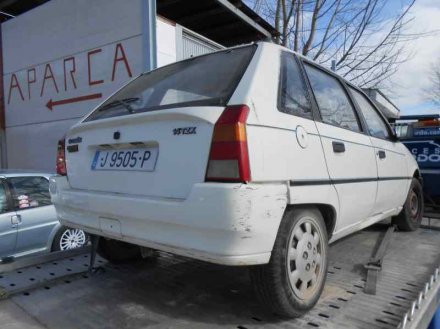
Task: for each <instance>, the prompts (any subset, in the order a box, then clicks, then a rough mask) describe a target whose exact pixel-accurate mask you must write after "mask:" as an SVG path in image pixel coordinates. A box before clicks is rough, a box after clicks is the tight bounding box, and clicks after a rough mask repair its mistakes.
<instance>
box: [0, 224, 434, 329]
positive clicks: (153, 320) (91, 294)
mask: <svg viewBox="0 0 440 329" xmlns="http://www.w3.org/2000/svg"><path fill="white" fill-rule="evenodd" d="M439 230H440V223H438V222H436V221H431V225H428V220H427V219H424V225H422V228H420V229H419V230H418V231H416V232H409V233H407V232H396V233H392V234H393V235H392V236H390V235H389V232H390V231H392V230H390V225H389V224H387V223H381V224H378V225H375V226H373V227H370V228H368V229H365V230H363V231H361V232H358V233H356V234H353V235H351V236H349V237H347V238H344V239H342V240H340V241H337V242H335V243H334V244H332V245H331V247H330V263H329V267H328V273H327V282H326V286H325V289H324V293H323V295H322V297H321V299H320V301H319V302H318V304H317V305H316V307H315V308H314V309H313V310H312V311H310V312H309V313H308V314H306V315H305V316H303V317H302V318H298V319H294V320H285V319H280V318H278V317H276V316H274V315H271V314H268V313H267V311H265V310H264V309H263V308H262V306H260V304H259V303H258V301H257V300H256V296H255V294H254V292H253V290H252V288H251V285H250V282H249V277H248V275H247V274H248V273H247V270H248V269H247V268H246V267H227V266H220V265H214V264H209V263H205V262H201V261H197V260H192V259H187V258H184V257H180V256H174V255H171V254H168V253H159V255H158V257H156V258H154V259H149V260H142V261H137V262H133V263H129V264H124V265H112V264H109V263H107V262H106V261H105V260H103V259H101V258H99V257H97V258H96V260H95V262H94V264H95V266H94V267H93V270H91V269H90V268H89V267H90V257H91V256H90V254H89V253H90V250H91V248H90V246H89V247H86V248H85V249H81V250H73V251H70V252H67V253H52V254H48V255H44V256H40V257H37V258H32V259H27V258H24V259H21V260H17V261H15V262H14V263H10V264H3V265H0V286H1V289H0V299H2V300H0V323H2V328H5V327H6V328H35V329H40V328H146V327H148V328H150V327H151V328H191V329H194V328H237V329H254V328H255V329H256V328H273V329H276V328H335V329H336V328H338V329H340V328H365V329H367V328H368V329H372V328H384V329H385V328H400V329H412V328H420V329H424V328H427V326H428V324H429V322H430V320H431V318H432V317H433V314H434V312H435V310H436V309H437V307H438V305H439V302H440V277H439V269H440V255H439V252H438V250H439V248H440V235H439V232H438V231H439ZM390 237H391V239H390ZM387 244H388V248H386V245H387ZM386 250H387V251H386ZM385 251H386V252H385ZM372 259H376V260H379V262H378V263H372V262H371V261H372ZM365 265H367V266H365ZM375 266H376V267H375ZM375 270H376V272H375ZM371 271H373V273H374V276H373V277H375V278H376V280H373V281H371V282H369V281H370V280H369V279H370V274H371V273H370V272H371ZM372 283H373V284H374V287H375V290H376V291H375V294H374V293H373V294H371V292H370V293H366V292H365V291H366V288H367V286H369V285H370V286H371V284H372Z"/></svg>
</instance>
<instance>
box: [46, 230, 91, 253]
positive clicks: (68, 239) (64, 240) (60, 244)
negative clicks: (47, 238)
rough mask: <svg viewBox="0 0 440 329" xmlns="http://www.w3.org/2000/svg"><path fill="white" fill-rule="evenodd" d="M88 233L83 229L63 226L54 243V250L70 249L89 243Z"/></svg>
mask: <svg viewBox="0 0 440 329" xmlns="http://www.w3.org/2000/svg"><path fill="white" fill-rule="evenodd" d="M87 240H88V237H87V234H86V233H85V232H84V231H83V230H79V229H76V228H69V227H66V226H62V227H61V229H59V230H58V232H57V234H56V235H55V238H54V240H53V243H52V251H60V250H70V249H75V248H80V247H83V246H85V245H86V244H87Z"/></svg>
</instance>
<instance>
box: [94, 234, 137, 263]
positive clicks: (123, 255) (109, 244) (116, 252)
mask: <svg viewBox="0 0 440 329" xmlns="http://www.w3.org/2000/svg"><path fill="white" fill-rule="evenodd" d="M97 253H98V254H99V256H101V257H102V258H105V259H107V260H108V261H109V262H110V263H114V264H120V263H126V262H130V261H134V260H138V259H141V258H142V255H141V249H140V247H139V246H136V245H134V244H130V243H127V242H122V241H117V240H113V239H106V238H100V239H99V243H98V250H97Z"/></svg>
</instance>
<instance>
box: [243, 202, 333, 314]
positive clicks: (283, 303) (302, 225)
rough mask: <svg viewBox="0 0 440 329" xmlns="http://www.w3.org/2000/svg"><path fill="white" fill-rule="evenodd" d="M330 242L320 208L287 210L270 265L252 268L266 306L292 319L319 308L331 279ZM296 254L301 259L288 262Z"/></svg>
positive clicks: (258, 289)
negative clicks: (329, 273)
mask: <svg viewBox="0 0 440 329" xmlns="http://www.w3.org/2000/svg"><path fill="white" fill-rule="evenodd" d="M299 231H301V232H302V234H301V232H299ZM327 240H328V238H327V230H326V226H325V223H324V219H323V217H322V214H321V212H320V211H319V210H318V209H316V208H314V207H308V208H296V209H293V210H288V211H286V213H285V214H284V217H283V219H282V221H281V224H280V228H279V230H278V234H277V238H276V240H275V245H274V247H273V250H272V255H271V258H270V261H269V263H268V264H266V265H261V266H254V267H251V268H250V276H251V281H252V284H253V286H254V289H255V292H256V295H257V296H258V298H259V299H260V301H261V302H262V303H263V305H264V306H266V307H267V308H268V309H269V310H271V311H272V312H273V313H275V314H277V315H279V316H282V317H288V318H292V317H299V316H302V315H303V314H305V313H306V312H307V311H309V310H310V309H311V308H313V306H315V304H316V303H317V301H318V299H319V297H320V296H321V293H322V290H323V288H324V283H325V280H326V277H327V266H328V241H327ZM290 246H293V247H294V248H290ZM293 251H295V253H296V255H297V256H299V255H301V257H295V260H294V261H291V262H288V259H289V258H290V257H291V256H293V255H294V253H293ZM317 255H320V258H319V260H318V258H317V257H318V256H317ZM306 257H307V258H306ZM292 269H294V270H293V271H292ZM295 272H297V274H293V273H295ZM313 277H314V279H312V278H313ZM306 280H307V281H306ZM313 281H314V282H313ZM304 285H305V286H304Z"/></svg>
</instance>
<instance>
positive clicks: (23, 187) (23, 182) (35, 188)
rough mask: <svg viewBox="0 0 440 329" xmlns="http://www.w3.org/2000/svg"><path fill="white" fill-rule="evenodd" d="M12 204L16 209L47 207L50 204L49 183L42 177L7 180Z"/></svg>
mask: <svg viewBox="0 0 440 329" xmlns="http://www.w3.org/2000/svg"><path fill="white" fill-rule="evenodd" d="M8 181H9V184H10V186H11V190H12V197H13V199H14V204H15V206H16V208H18V209H27V208H35V207H43V206H48V205H50V204H52V203H51V201H50V194H49V181H48V180H47V179H46V178H44V177H32V176H23V177H11V178H8Z"/></svg>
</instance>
